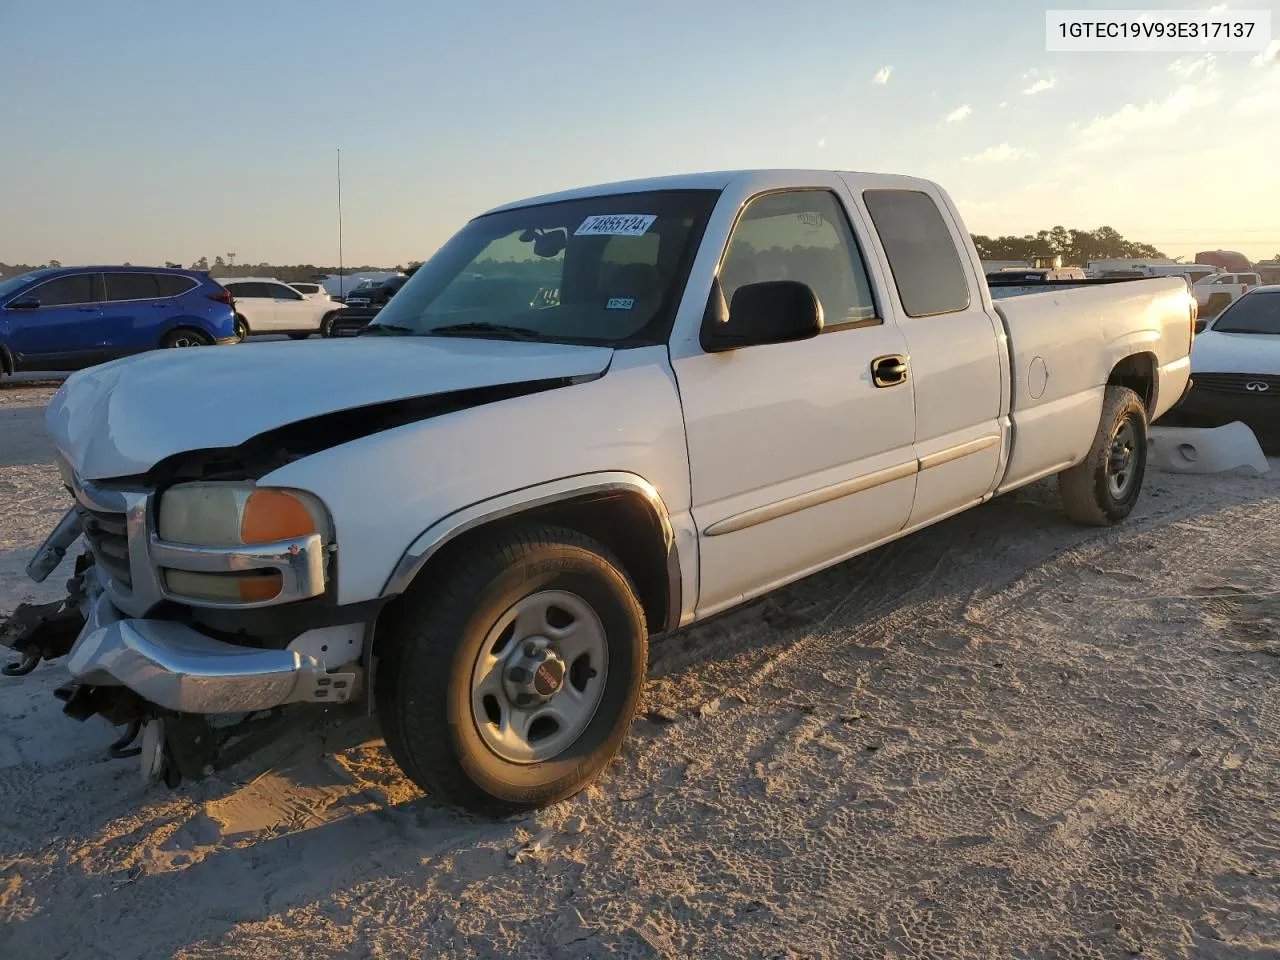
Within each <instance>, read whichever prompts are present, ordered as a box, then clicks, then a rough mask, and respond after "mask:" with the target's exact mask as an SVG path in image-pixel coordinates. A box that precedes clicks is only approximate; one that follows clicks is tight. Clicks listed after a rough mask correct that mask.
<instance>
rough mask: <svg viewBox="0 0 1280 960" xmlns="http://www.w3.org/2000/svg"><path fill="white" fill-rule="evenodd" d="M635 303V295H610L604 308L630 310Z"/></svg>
mask: <svg viewBox="0 0 1280 960" xmlns="http://www.w3.org/2000/svg"><path fill="white" fill-rule="evenodd" d="M635 305H636V298H635V297H610V298H609V302H608V303H606V304H605V309H606V310H630V309H631V308H632V307H634V306H635Z"/></svg>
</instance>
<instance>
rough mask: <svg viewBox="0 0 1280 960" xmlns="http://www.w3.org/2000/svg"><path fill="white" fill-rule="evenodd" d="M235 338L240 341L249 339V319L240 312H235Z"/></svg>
mask: <svg viewBox="0 0 1280 960" xmlns="http://www.w3.org/2000/svg"><path fill="white" fill-rule="evenodd" d="M236 339H237V340H239V341H240V342H241V343H244V342H245V340H247V339H249V321H247V320H246V319H245V318H244V317H242V316H240V314H238V313H237V314H236Z"/></svg>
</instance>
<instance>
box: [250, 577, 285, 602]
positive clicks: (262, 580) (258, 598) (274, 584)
mask: <svg viewBox="0 0 1280 960" xmlns="http://www.w3.org/2000/svg"><path fill="white" fill-rule="evenodd" d="M239 585H240V599H241V600H243V601H244V602H245V603H262V602H264V601H266V600H274V599H275V598H276V597H278V596H279V595H280V590H281V589H282V588H283V587H284V580H283V578H282V577H281V576H280V574H278V573H266V574H258V575H257V576H249V577H242V578H239Z"/></svg>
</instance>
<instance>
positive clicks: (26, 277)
mask: <svg viewBox="0 0 1280 960" xmlns="http://www.w3.org/2000/svg"><path fill="white" fill-rule="evenodd" d="M52 272H53V271H52V270H47V269H46V270H28V271H27V272H26V273H20V274H18V275H17V276H16V277H10V278H9V279H8V280H0V300H3V299H4V298H5V297H7V296H8V295H9V294H11V293H13V292H14V291H15V290H20V289H21V288H23V287H25V286H26V285H27V284H28V283H30V282H31V281H32V280H36V279H38V278H39V277H41V276H43V275H44V274H46V273H52Z"/></svg>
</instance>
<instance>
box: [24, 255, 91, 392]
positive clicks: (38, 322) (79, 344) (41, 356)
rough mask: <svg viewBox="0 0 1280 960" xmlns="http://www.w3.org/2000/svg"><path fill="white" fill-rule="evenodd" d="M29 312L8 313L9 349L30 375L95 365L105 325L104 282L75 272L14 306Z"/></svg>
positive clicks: (44, 285)
mask: <svg viewBox="0 0 1280 960" xmlns="http://www.w3.org/2000/svg"><path fill="white" fill-rule="evenodd" d="M14 302H31V303H34V304H36V306H32V307H29V308H22V309H16V310H15V309H14V308H13V307H12V306H9V307H7V308H6V310H5V313H6V315H7V318H8V321H9V349H10V350H11V351H12V352H13V354H14V356H15V357H16V358H17V361H18V364H19V366H20V367H22V368H23V369H26V370H75V369H78V368H80V367H82V366H88V365H90V364H93V363H97V362H98V361H99V360H101V359H102V357H101V356H100V355H99V353H100V347H99V346H98V344H99V341H100V340H101V332H102V331H101V326H102V280H101V275H100V274H97V273H76V274H70V275H67V276H62V277H55V278H54V279H52V280H46V281H45V282H44V283H42V284H40V285H38V286H36V287H33V288H32V289H30V290H28V291H27V292H26V293H24V294H22V296H20V297H16V298H14V299H13V300H11V301H10V303H11V304H12V303H14Z"/></svg>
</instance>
